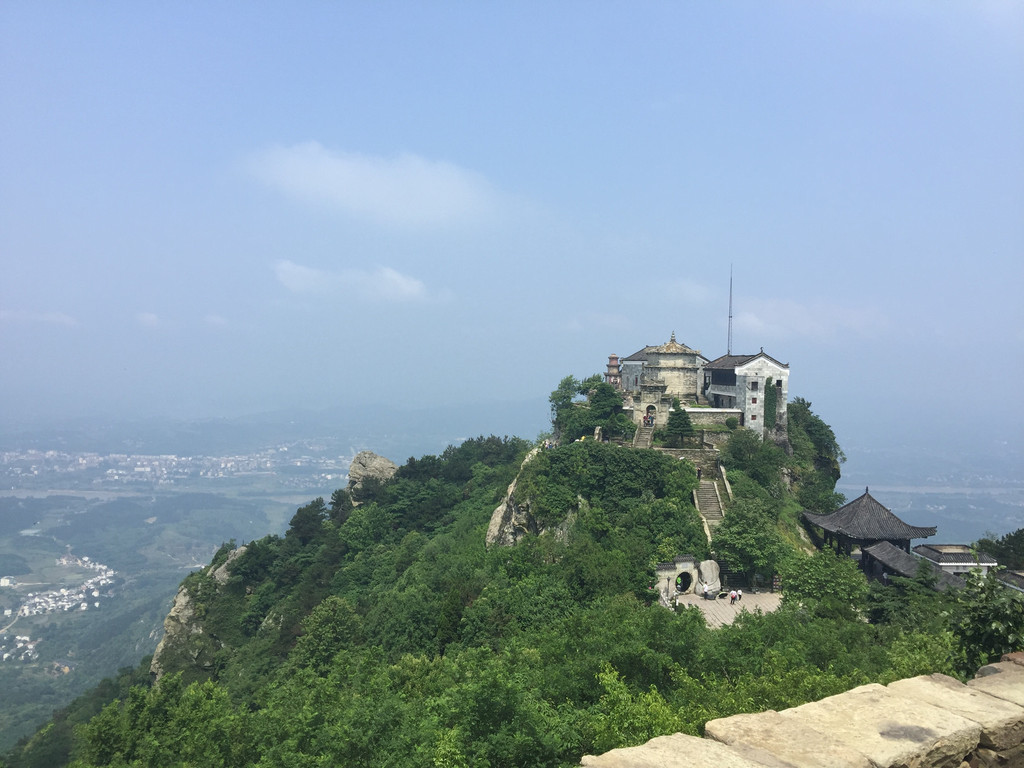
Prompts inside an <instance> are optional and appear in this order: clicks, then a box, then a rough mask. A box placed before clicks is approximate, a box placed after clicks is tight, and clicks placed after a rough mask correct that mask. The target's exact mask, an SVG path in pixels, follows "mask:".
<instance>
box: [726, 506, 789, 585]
mask: <svg viewBox="0 0 1024 768" xmlns="http://www.w3.org/2000/svg"><path fill="white" fill-rule="evenodd" d="M711 549H712V550H713V551H714V553H715V555H716V556H717V557H719V558H721V559H722V560H724V561H725V563H726V564H727V565H728V566H729V567H730V568H732V569H733V570H735V571H739V572H740V573H742V574H743V575H744V576H745V577H746V579H747V581H748V583H749V582H750V581H751V580H752V579H753V577H754V575H755V574H756V573H761V574H765V575H771V574H773V573H774V572H775V568H776V566H777V564H778V562H779V559H780V558H781V557H782V554H783V552H784V551H785V545H784V544H783V541H782V537H781V536H780V534H779V530H778V526H777V523H776V515H775V513H774V511H773V510H772V508H771V507H769V506H768V505H767V504H765V503H764V502H763V501H760V500H758V499H737V500H736V501H734V502H733V503H732V504H730V505H729V507H728V509H727V510H726V512H725V517H724V518H723V519H722V522H721V523H719V525H718V528H717V529H715V533H714V536H713V537H712V539H711Z"/></svg>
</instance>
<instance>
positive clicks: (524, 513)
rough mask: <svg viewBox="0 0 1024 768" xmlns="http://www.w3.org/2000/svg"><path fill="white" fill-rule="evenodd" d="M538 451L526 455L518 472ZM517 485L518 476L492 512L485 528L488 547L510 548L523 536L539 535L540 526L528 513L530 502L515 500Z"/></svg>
mask: <svg viewBox="0 0 1024 768" xmlns="http://www.w3.org/2000/svg"><path fill="white" fill-rule="evenodd" d="M539 450H540V449H539V448H534V449H533V450H532V451H530V452H529V453H528V454H526V458H525V459H523V463H522V465H521V466H520V467H519V471H520V472H522V471H523V467H525V466H526V465H527V464H528V463H529V462H530V461H531V460H532V459H533V457H534V456H536V455H537V453H538V451H539ZM518 483H519V475H518V474H517V475H516V477H515V480H513V481H512V482H511V483H509V486H508V490H507V491H505V498H504V499H502V501H501V504H499V505H498V507H497V509H495V510H494V514H492V515H491V522H490V525H488V526H487V546H488V547H490V546H494V545H497V546H499V547H512V546H515V544H516V542H518V541H519V540H520V539H521V538H523V536H526V535H528V534H531V533H532V534H534V535H536V534H538V533H540V530H541V529H540V526H539V525H538V524H537V520H536V519H535V518H534V516H533V515H532V514H531V513H530V500H529V499H526V500H524V501H522V502H520V501H519V500H518V499H516V485H517V484H518Z"/></svg>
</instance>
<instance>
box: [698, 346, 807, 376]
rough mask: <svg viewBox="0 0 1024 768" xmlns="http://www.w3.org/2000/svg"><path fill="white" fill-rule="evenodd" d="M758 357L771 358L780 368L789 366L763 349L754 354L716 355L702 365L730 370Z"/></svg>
mask: <svg viewBox="0 0 1024 768" xmlns="http://www.w3.org/2000/svg"><path fill="white" fill-rule="evenodd" d="M758 357H763V358H765V359H766V360H771V361H772V362H773V363H775V364H776V365H777V366H779V367H780V368H789V365H788V364H786V363H780V362H779V361H778V360H776V359H775V358H774V357H772V356H771V355H767V354H765V352H764V350H763V349H762V350H761V351H760V352H757V353H756V354H753V355H722V356H721V357H716V358H715V359H714V360H712V361H711V362H710V363H708V364H707V365H705V366H704V367H705V368H724V369H726V370H729V371H731V370H733V369H734V368H738V367H739V366H741V365H746V364H747V363H749V362H750V361H751V360H754V359H756V358H758Z"/></svg>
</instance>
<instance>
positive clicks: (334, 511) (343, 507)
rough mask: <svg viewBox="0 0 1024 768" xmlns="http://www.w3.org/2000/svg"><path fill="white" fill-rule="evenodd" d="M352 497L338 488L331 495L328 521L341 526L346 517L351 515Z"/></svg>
mask: <svg viewBox="0 0 1024 768" xmlns="http://www.w3.org/2000/svg"><path fill="white" fill-rule="evenodd" d="M352 509H353V505H352V496H351V495H349V492H348V491H347V490H345V489H344V488H338V489H337V490H336V491H335V492H334V493H332V494H331V512H330V519H331V521H332V522H334V523H336V524H338V525H341V524H342V523H344V522H345V521H346V520H348V516H349V515H350V514H351V513H352Z"/></svg>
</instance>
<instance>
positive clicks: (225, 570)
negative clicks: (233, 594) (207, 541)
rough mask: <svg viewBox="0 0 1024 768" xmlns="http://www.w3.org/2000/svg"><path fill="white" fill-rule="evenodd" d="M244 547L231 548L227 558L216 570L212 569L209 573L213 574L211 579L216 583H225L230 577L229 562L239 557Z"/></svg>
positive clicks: (243, 552)
mask: <svg viewBox="0 0 1024 768" xmlns="http://www.w3.org/2000/svg"><path fill="white" fill-rule="evenodd" d="M245 550H246V548H245V547H244V546H241V547H239V548H238V549H233V550H231V554H229V555H228V559H227V560H225V561H224V562H223V563H221V564H220V567H218V568H217V570H215V571H213V572H212V573H211V574H210V575H211V576H213V580H214V581H216V582H217V583H218V584H227V581H228V578H229V577H230V575H231V574H230V573H229V571H230V570H231V564H232V563H233V562H235V560H237V559H238V558H239V557H241V556H242V555H244V554H245Z"/></svg>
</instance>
